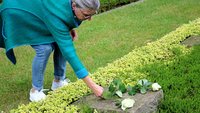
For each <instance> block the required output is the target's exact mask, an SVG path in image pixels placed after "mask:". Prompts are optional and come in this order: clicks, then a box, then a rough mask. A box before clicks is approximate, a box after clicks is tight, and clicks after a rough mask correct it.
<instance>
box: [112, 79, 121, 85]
mask: <svg viewBox="0 0 200 113" xmlns="http://www.w3.org/2000/svg"><path fill="white" fill-rule="evenodd" d="M120 83H121V80H120V79H114V80H113V84H114V85H115V86H119V84H120Z"/></svg>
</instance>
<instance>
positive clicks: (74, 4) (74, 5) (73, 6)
mask: <svg viewBox="0 0 200 113" xmlns="http://www.w3.org/2000/svg"><path fill="white" fill-rule="evenodd" d="M75 8H76V3H74V2H72V9H73V10H75Z"/></svg>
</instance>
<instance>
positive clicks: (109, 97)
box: [102, 90, 113, 100]
mask: <svg viewBox="0 0 200 113" xmlns="http://www.w3.org/2000/svg"><path fill="white" fill-rule="evenodd" d="M112 96H113V94H112V93H111V92H110V91H108V90H106V91H103V94H102V97H103V98H104V99H106V100H108V99H111V98H112Z"/></svg>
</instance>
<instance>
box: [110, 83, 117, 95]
mask: <svg viewBox="0 0 200 113" xmlns="http://www.w3.org/2000/svg"><path fill="white" fill-rule="evenodd" d="M108 89H109V91H110V92H112V93H113V92H115V91H116V87H115V86H114V85H113V84H110V86H109V88H108Z"/></svg>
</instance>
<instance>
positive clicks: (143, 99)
mask: <svg viewBox="0 0 200 113" xmlns="http://www.w3.org/2000/svg"><path fill="white" fill-rule="evenodd" d="M124 98H131V99H134V100H135V104H134V105H133V107H132V108H129V109H126V110H125V111H123V110H122V109H121V108H119V107H117V106H116V105H115V104H116V102H115V101H114V100H104V99H101V98H97V97H96V96H95V95H89V96H86V97H83V98H82V99H80V100H78V101H77V102H75V104H82V105H87V106H89V107H90V108H94V109H96V110H97V111H98V112H101V113H154V112H156V110H157V106H158V105H159V102H160V100H161V99H162V98H163V91H162V90H159V91H157V92H152V91H149V92H147V93H146V94H140V93H137V94H136V95H134V96H129V95H128V94H127V93H126V94H123V97H122V99H124Z"/></svg>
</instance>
